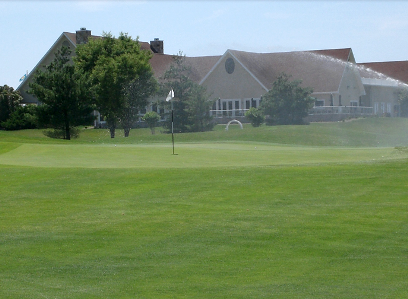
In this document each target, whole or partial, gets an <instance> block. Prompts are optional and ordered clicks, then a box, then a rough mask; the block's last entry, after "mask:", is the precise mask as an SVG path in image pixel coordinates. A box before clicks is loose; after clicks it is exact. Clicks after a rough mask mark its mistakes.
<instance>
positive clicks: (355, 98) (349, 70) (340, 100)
mask: <svg viewBox="0 0 408 299" xmlns="http://www.w3.org/2000/svg"><path fill="white" fill-rule="evenodd" d="M364 94H365V91H364V86H363V84H362V82H361V77H360V75H359V73H358V72H357V70H356V69H355V68H354V67H353V66H346V67H345V69H344V73H343V77H342V80H341V83H340V87H339V95H338V97H337V99H336V100H335V103H334V105H335V106H361V105H360V97H361V96H362V95H364Z"/></svg>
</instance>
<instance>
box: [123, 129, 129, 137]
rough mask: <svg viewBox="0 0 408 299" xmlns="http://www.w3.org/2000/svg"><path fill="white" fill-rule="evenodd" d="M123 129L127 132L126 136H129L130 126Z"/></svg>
mask: <svg viewBox="0 0 408 299" xmlns="http://www.w3.org/2000/svg"><path fill="white" fill-rule="evenodd" d="M123 131H124V132H125V137H129V133H130V128H124V129H123Z"/></svg>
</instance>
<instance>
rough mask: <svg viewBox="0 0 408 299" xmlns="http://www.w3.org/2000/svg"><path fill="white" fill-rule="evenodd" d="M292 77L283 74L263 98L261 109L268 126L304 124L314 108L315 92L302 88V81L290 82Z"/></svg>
mask: <svg viewBox="0 0 408 299" xmlns="http://www.w3.org/2000/svg"><path fill="white" fill-rule="evenodd" d="M290 78H291V76H289V75H287V74H284V73H283V74H281V75H280V76H279V77H278V78H277V79H276V80H275V82H273V85H272V89H270V90H269V91H268V92H267V93H266V94H265V95H264V96H263V97H262V102H261V109H262V110H263V111H264V114H265V116H266V123H267V124H268V125H274V124H276V125H289V124H303V118H304V117H306V116H307V115H308V110H309V109H310V108H311V107H312V106H313V102H314V99H313V98H312V97H311V96H310V95H311V94H312V92H313V90H312V89H311V88H309V87H302V86H301V83H302V81H300V80H294V81H290Z"/></svg>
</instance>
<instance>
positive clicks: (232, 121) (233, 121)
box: [225, 119, 244, 131]
mask: <svg viewBox="0 0 408 299" xmlns="http://www.w3.org/2000/svg"><path fill="white" fill-rule="evenodd" d="M231 123H237V124H239V126H240V127H241V129H243V128H244V127H243V126H242V124H241V122H240V121H239V120H236V119H233V120H231V121H229V122H228V123H227V126H226V127H225V131H228V127H229V125H230V124H231Z"/></svg>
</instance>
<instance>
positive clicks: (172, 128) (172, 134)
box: [171, 102, 174, 155]
mask: <svg viewBox="0 0 408 299" xmlns="http://www.w3.org/2000/svg"><path fill="white" fill-rule="evenodd" d="M171 142H172V143H173V155H174V109H173V102H171Z"/></svg>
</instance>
